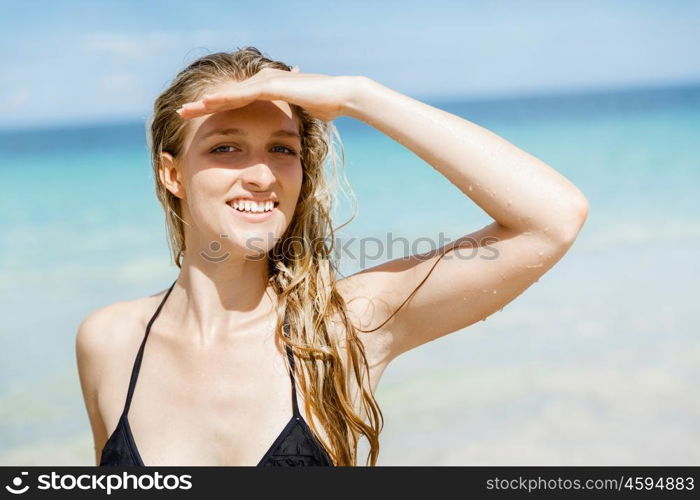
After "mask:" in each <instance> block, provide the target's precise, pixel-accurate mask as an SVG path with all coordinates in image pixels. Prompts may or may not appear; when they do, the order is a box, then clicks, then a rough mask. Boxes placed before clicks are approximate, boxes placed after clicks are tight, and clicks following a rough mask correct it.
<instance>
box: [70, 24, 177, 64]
mask: <svg viewBox="0 0 700 500" xmlns="http://www.w3.org/2000/svg"><path fill="white" fill-rule="evenodd" d="M181 44H182V39H181V37H180V36H179V35H178V34H177V33H173V32H166V31H154V32H151V33H144V34H139V35H131V34H126V33H111V32H100V33H89V34H86V35H84V37H83V42H82V47H83V51H84V52H85V53H87V54H97V55H100V56H105V55H107V56H117V57H123V58H126V59H130V60H134V61H142V60H144V59H147V58H149V57H150V56H152V55H153V54H154V53H157V52H161V51H164V50H170V49H174V48H177V47H179V46H180V45H181Z"/></svg>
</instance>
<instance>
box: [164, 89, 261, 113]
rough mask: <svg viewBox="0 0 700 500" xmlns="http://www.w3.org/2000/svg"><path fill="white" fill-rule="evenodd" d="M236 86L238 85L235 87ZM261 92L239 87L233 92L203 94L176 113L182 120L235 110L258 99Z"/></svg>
mask: <svg viewBox="0 0 700 500" xmlns="http://www.w3.org/2000/svg"><path fill="white" fill-rule="evenodd" d="M237 86H238V85H237ZM261 96H262V92H260V90H259V89H256V88H254V87H248V88H246V87H244V86H240V88H237V89H236V90H234V91H227V92H219V93H216V94H205V95H203V96H202V98H201V99H200V100H198V101H194V102H188V103H186V104H183V105H182V107H181V108H180V109H178V110H177V112H178V113H179V114H180V116H182V117H183V118H195V117H197V116H200V115H206V114H210V113H216V112H217V111H224V110H227V109H235V108H240V107H243V106H245V105H246V104H248V103H250V102H253V101H255V100H257V99H260V98H261Z"/></svg>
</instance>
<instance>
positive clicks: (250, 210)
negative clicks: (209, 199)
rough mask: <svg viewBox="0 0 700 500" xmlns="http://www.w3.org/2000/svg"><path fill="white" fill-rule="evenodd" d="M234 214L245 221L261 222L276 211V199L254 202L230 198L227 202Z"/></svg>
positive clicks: (277, 204)
mask: <svg viewBox="0 0 700 500" xmlns="http://www.w3.org/2000/svg"><path fill="white" fill-rule="evenodd" d="M227 205H228V206H229V207H230V208H231V210H232V211H233V212H234V214H235V215H236V216H237V217H239V218H241V219H243V220H245V221H247V222H263V221H266V220H268V219H270V218H271V217H272V216H273V215H274V213H275V212H276V211H277V207H278V206H279V202H278V201H272V200H268V201H263V202H255V201H252V200H232V201H230V202H228V203H227Z"/></svg>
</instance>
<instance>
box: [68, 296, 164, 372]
mask: <svg viewBox="0 0 700 500" xmlns="http://www.w3.org/2000/svg"><path fill="white" fill-rule="evenodd" d="M165 292H166V291H165V290H164V291H161V292H158V293H156V294H153V295H147V296H144V297H140V298H136V299H127V300H120V301H116V302H113V303H111V304H108V305H105V306H102V307H99V308H97V309H95V310H93V311H91V312H90V313H89V314H88V315H87V316H85V318H84V319H83V321H82V322H81V324H80V326H79V327H78V332H77V334H76V352H77V355H78V358H79V361H80V357H81V356H89V357H91V358H96V359H98V360H105V359H106V358H107V357H108V356H109V355H110V354H111V355H114V354H117V353H118V352H120V351H122V350H124V349H130V348H131V347H133V345H134V344H135V343H138V342H140V337H141V336H142V335H143V332H144V329H145V327H146V324H147V322H148V318H149V317H150V315H151V314H153V311H154V309H155V307H157V303H158V301H159V300H160V299H162V297H163V294H164V293H165Z"/></svg>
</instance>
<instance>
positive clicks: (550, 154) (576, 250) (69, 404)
mask: <svg viewBox="0 0 700 500" xmlns="http://www.w3.org/2000/svg"><path fill="white" fill-rule="evenodd" d="M429 104H432V105H434V106H437V107H439V108H441V109H444V110H446V111H448V112H451V113H454V114H457V115H459V116H462V117H464V118H466V119H468V120H471V121H473V122H475V123H478V124H479V125H481V126H484V127H486V128H488V129H490V130H492V131H493V132H495V133H497V134H499V135H501V136H502V137H504V138H506V139H507V140H509V141H510V142H512V143H513V144H515V145H516V146H518V147H520V148H521V149H524V150H525V151H527V152H529V153H531V154H533V155H534V156H536V157H538V158H540V159H541V160H543V161H545V162H547V163H548V164H549V165H551V166H552V167H553V168H554V169H556V170H557V171H559V172H561V173H562V174H563V175H564V176H566V177H567V178H568V179H570V180H571V181H572V182H573V183H574V184H576V185H577V186H578V187H579V189H581V191H582V192H583V193H584V194H585V195H586V197H587V199H588V201H589V204H590V214H589V218H588V221H587V222H586V225H585V226H584V228H583V230H582V231H581V234H580V235H579V238H578V239H577V241H576V243H575V244H574V245H573V247H572V248H571V249H570V250H569V252H568V253H567V255H566V256H564V258H563V259H562V260H561V261H560V262H559V263H558V264H557V265H556V266H555V267H554V268H553V269H552V270H550V271H549V272H548V273H547V274H545V275H544V276H543V277H542V279H540V280H539V282H537V283H535V284H534V285H532V286H531V287H530V288H529V289H528V290H527V291H526V292H525V293H523V294H522V295H521V296H520V297H518V298H516V299H515V300H514V301H513V302H511V303H510V304H509V305H507V306H506V307H505V308H504V309H503V310H502V311H501V312H498V313H496V314H494V315H492V316H490V317H489V318H487V320H486V321H482V322H479V323H477V324H474V325H472V326H470V327H468V328H466V329H464V330H463V331H459V332H455V333H452V334H450V335H448V336H446V337H443V338H440V339H438V340H436V341H433V342H430V343H428V344H426V345H423V346H420V347H419V348H417V349H414V350H412V351H409V352H407V353H405V354H404V355H402V356H401V357H399V358H397V359H396V360H395V361H394V362H392V364H391V365H390V366H389V367H388V368H387V371H386V372H385V374H384V377H383V379H382V381H381V383H380V385H379V389H378V400H379V403H380V405H381V407H382V411H383V412H384V416H385V419H386V421H385V428H384V431H383V432H382V435H381V452H380V459H379V464H380V465H409V464H410V465H535V464H538V465H539V464H543V465H544V464H547V465H623V464H624V465H681V464H684V465H699V464H700V425H698V422H700V396H699V392H698V390H697V387H698V385H699V384H700V336H699V333H700V320H699V315H698V308H697V305H696V302H697V299H698V294H697V283H698V282H699V280H700V266H699V265H698V255H700V201H699V200H700V197H698V189H700V85H694V86H678V87H666V88H655V89H626V90H617V91H610V92H600V93H586V94H580V95H565V94H561V95H543V96H538V97H528V98H517V99H516V98H512V99H499V100H480V101H444V102H429ZM336 125H337V127H338V129H339V131H340V135H341V137H342V139H343V144H344V147H345V157H346V171H347V176H348V179H349V181H350V183H351V185H352V187H353V189H354V191H355V193H356V195H357V198H358V201H359V213H358V216H357V217H356V218H355V220H354V221H353V222H352V224H351V225H349V226H346V227H344V228H343V229H342V231H341V234H340V235H339V237H340V238H341V239H342V238H352V237H354V238H360V237H367V236H374V237H376V238H379V239H381V240H385V239H386V238H387V234H388V233H391V235H392V237H394V238H401V237H403V238H406V239H407V240H408V241H412V242H415V241H416V240H417V239H418V238H427V239H432V240H433V241H436V240H437V238H438V237H439V235H441V234H442V235H444V236H445V237H449V238H450V239H456V238H458V237H459V236H462V235H464V234H467V233H469V232H472V231H475V230H477V229H480V228H481V227H483V226H484V225H486V224H488V223H490V222H491V220H490V217H488V215H487V214H485V213H484V212H483V211H482V210H481V209H480V208H479V207H478V206H476V205H475V204H474V203H472V202H471V200H470V199H469V198H467V197H466V196H465V195H464V194H463V193H461V192H460V191H459V190H458V189H457V188H456V187H455V186H453V185H452V184H450V183H449V181H447V179H446V178H444V177H443V176H442V175H440V174H439V173H438V172H437V171H436V170H434V169H433V168H432V167H431V166H430V165H428V164H426V163H425V162H423V161H422V160H421V159H420V158H418V157H417V156H416V155H415V154H413V153H412V152H411V151H409V150H407V149H405V148H404V147H403V146H402V145H401V144H399V143H397V142H395V141H393V140H392V139H391V138H389V137H387V136H385V135H383V134H381V133H380V132H378V131H376V130H374V129H372V128H370V127H369V126H367V125H365V124H363V123H361V122H358V121H355V120H352V119H350V118H345V117H343V118H340V119H338V120H336ZM0 193H1V195H0V213H1V214H2V216H1V217H0V340H1V344H0V345H1V347H2V348H1V349H0V464H2V465H11V464H17V465H64V464H65V465H67V464H75V465H91V464H92V463H93V450H92V436H91V433H90V426H89V421H88V419H87V415H86V412H85V408H84V405H83V400H82V396H81V393H80V386H79V381H78V375H77V369H76V365H75V352H74V342H75V333H76V331H77V328H78V325H79V324H80V322H81V321H82V319H83V318H84V317H85V316H86V315H87V314H88V313H89V312H91V311H93V310H94V309H96V308H98V307H102V306H104V305H107V304H109V303H112V302H115V301H117V300H126V299H131V298H136V297H141V296H144V295H146V294H152V293H156V292H158V291H161V290H163V289H164V288H166V287H167V286H169V285H170V283H172V280H173V279H174V278H175V277H176V275H177V268H176V267H175V266H174V265H172V264H170V263H169V253H168V248H167V243H166V237H165V225H164V218H163V213H162V210H161V208H160V206H159V204H158V203H157V200H156V198H155V195H154V184H153V177H152V174H151V167H150V164H149V156H148V150H147V146H146V141H145V129H144V122H143V121H135V122H133V123H129V122H124V123H111V124H109V123H105V124H98V123H96V124H93V125H90V126H66V127H61V128H50V129H48V128H47V129H24V130H3V131H0ZM346 205H347V206H346V207H345V209H342V207H341V208H339V210H338V212H337V217H338V218H337V225H339V224H340V223H343V222H345V221H346V220H347V218H348V216H349V214H350V209H349V208H348V207H349V205H348V204H346ZM428 249H429V246H420V245H419V246H417V247H415V250H416V251H425V250H428ZM401 250H402V247H401V245H398V246H397V247H396V253H394V254H393V255H392V256H391V257H398V256H399V255H402V253H401ZM345 257H346V256H345V255H344V256H343V257H342V258H341V271H342V272H343V273H344V274H345V275H347V274H351V273H352V272H355V271H357V270H359V269H361V268H364V267H368V266H370V265H374V264H378V263H379V262H381V261H383V260H387V255H386V254H384V255H383V256H382V257H381V258H379V259H375V260H372V259H368V260H366V261H363V262H360V261H359V260H358V259H354V260H353V259H352V258H345ZM343 259H344V260H343ZM360 461H361V462H362V461H363V457H361V460H360Z"/></svg>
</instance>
